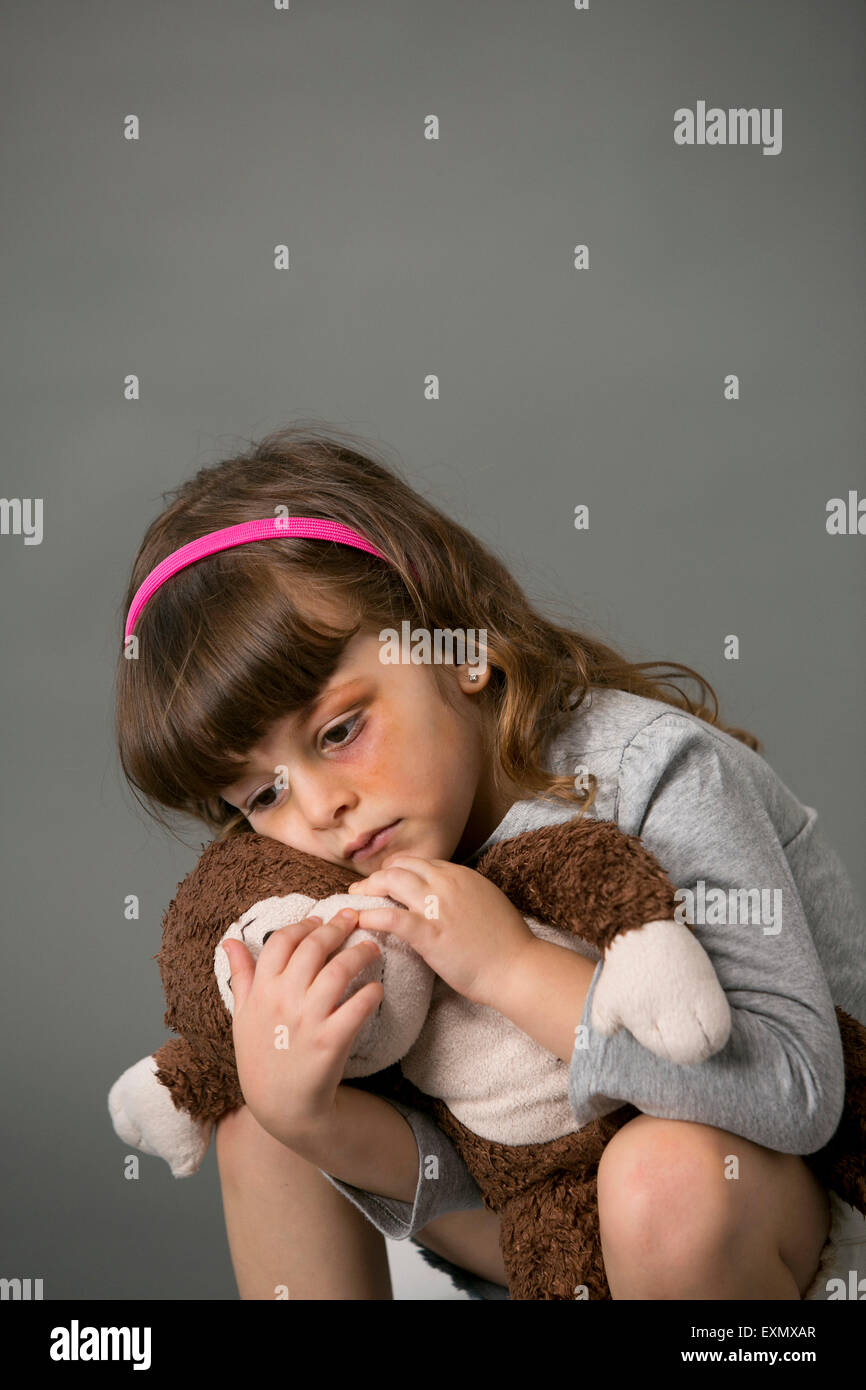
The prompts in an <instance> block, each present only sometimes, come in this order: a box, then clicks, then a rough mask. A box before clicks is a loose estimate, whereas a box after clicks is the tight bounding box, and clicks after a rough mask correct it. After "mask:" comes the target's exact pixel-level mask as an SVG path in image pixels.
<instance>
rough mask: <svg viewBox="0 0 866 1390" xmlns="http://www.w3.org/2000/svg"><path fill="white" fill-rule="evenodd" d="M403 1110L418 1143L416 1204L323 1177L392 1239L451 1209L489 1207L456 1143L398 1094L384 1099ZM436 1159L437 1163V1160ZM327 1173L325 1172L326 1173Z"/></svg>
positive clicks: (411, 1232) (410, 1233)
mask: <svg viewBox="0 0 866 1390" xmlns="http://www.w3.org/2000/svg"><path fill="white" fill-rule="evenodd" d="M382 1099H383V1100H386V1101H387V1102H388V1104H389V1105H393V1106H394V1108H395V1110H399V1112H400V1114H401V1115H402V1116H403V1118H404V1120H406V1122H407V1123H408V1124H409V1126H410V1127H411V1130H412V1133H413V1134H414V1135H415V1140H416V1143H417V1145H418V1182H417V1186H416V1188H415V1195H414V1197H413V1199H412V1201H411V1202H401V1201H398V1200H397V1198H395V1197H382V1196H378V1195H377V1194H376V1193H373V1192H366V1191H364V1190H363V1189H362V1188H360V1187H353V1186H352V1184H351V1183H347V1182H340V1181H338V1179H337V1178H334V1177H332V1176H331V1174H330V1173H323V1176H324V1177H326V1178H327V1179H328V1182H330V1183H332V1184H333V1186H334V1187H336V1189H337V1191H338V1192H342V1193H343V1196H344V1197H348V1199H349V1201H350V1202H351V1203H352V1204H353V1205H354V1206H356V1207H357V1208H358V1209H359V1211H362V1212H363V1213H364V1215H365V1216H366V1217H367V1219H368V1220H369V1221H371V1222H372V1224H373V1225H374V1226H375V1227H376V1229H377V1230H378V1231H381V1232H382V1235H383V1236H389V1237H390V1238H391V1240H408V1239H409V1237H410V1236H414V1235H415V1234H416V1233H417V1232H418V1231H421V1230H423V1229H424V1227H425V1226H427V1225H429V1223H430V1222H431V1221H435V1220H436V1219H437V1217H440V1216H444V1215H445V1213H446V1212H449V1211H466V1210H468V1209H469V1208H471V1207H480V1206H483V1202H482V1200H481V1192H480V1189H479V1187H478V1184H477V1183H476V1181H475V1179H474V1178H473V1177H472V1175H471V1173H470V1172H469V1169H468V1168H467V1167H466V1164H465V1163H464V1162H463V1159H462V1158H461V1157H460V1155H459V1154H458V1152H457V1150H456V1149H455V1147H454V1145H453V1144H452V1143H451V1140H450V1139H449V1138H448V1136H447V1135H446V1134H443V1132H442V1130H441V1129H440V1128H439V1126H438V1125H437V1124H435V1123H434V1121H433V1120H432V1119H431V1118H430V1116H429V1115H426V1114H425V1113H424V1111H423V1110H418V1109H416V1108H415V1107H414V1106H409V1105H404V1104H403V1102H402V1101H399V1100H396V1099H395V1098H394V1097H393V1096H383V1097H382ZM431 1159H433V1160H435V1161H434V1162H431ZM322 1171H323V1170H321V1169H320V1172H322Z"/></svg>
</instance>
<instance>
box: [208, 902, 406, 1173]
mask: <svg viewBox="0 0 866 1390" xmlns="http://www.w3.org/2000/svg"><path fill="white" fill-rule="evenodd" d="M357 917H358V913H357V912H356V911H354V910H352V909H348V910H347V911H346V913H345V915H344V913H342V912H340V913H337V914H336V916H334V917H332V918H331V920H330V922H328V923H327V924H324V925H323V923H322V919H321V918H320V917H306V918H304V920H303V921H302V922H295V923H293V924H292V925H290V926H287V927H282V928H281V929H280V930H279V931H275V932H274V933H273V934H272V935H271V936H270V937H268V940H267V941H266V942H265V944H264V946H263V947H262V949H261V952H260V954H259V959H258V962H257V963H256V962H254V961H253V958H252V956H251V955H250V953H249V951H248V950H247V948H246V946H244V945H243V943H242V942H240V941H232V940H229V941H224V942H223V943H222V949H223V950H224V951H225V952H226V954H227V955H228V956H229V962H230V969H231V972H232V974H231V985H232V993H233V995H234V1004H235V1008H234V1019H233V1023H232V1032H233V1037H234V1045H235V1059H236V1062H237V1069H238V1080H239V1081H240V1087H241V1090H242V1092H243V1096H244V1100H245V1102H246V1104H247V1106H248V1107H249V1109H250V1111H251V1113H252V1114H253V1115H254V1116H255V1118H256V1119H257V1120H258V1122H259V1124H260V1125H261V1126H262V1128H263V1129H265V1130H267V1132H268V1133H269V1134H271V1135H273V1137H274V1138H275V1139H279V1140H280V1141H281V1142H282V1143H284V1144H286V1145H287V1146H288V1147H289V1148H296V1146H298V1149H297V1151H298V1152H300V1151H301V1148H303V1146H304V1145H305V1144H306V1143H307V1142H308V1141H309V1140H310V1139H313V1138H315V1137H316V1136H317V1135H319V1134H321V1132H322V1131H323V1130H324V1129H326V1128H327V1127H328V1126H329V1125H330V1124H332V1123H333V1121H334V1119H335V1116H336V1093H337V1087H338V1086H339V1084H340V1082H341V1080H342V1077H343V1069H344V1067H345V1065H346V1059H347V1057H348V1055H349V1052H350V1051H351V1048H352V1043H353V1041H354V1038H355V1035H356V1034H357V1033H358V1031H359V1029H360V1028H361V1027H362V1025H363V1024H364V1023H365V1022H366V1020H367V1019H368V1018H369V1017H370V1015H371V1014H372V1013H374V1012H375V1010H376V1009H378V1007H379V1005H380V1003H381V1002H382V996H383V989H382V985H381V984H379V983H378V982H377V981H372V982H371V983H370V984H367V985H364V986H363V988H362V989H359V990H357V991H356V993H355V994H353V995H352V997H351V998H350V999H347V1000H346V1002H345V1003H344V1004H342V1005H341V1006H340V1007H339V1008H337V1007H336V1005H337V1004H338V1003H339V1001H340V999H341V998H342V996H343V995H344V993H345V991H346V989H347V988H348V986H349V984H350V983H351V981H352V980H353V978H354V977H355V975H357V973H358V971H359V970H361V969H362V968H363V967H364V966H365V965H367V964H368V963H369V961H370V959H371V957H372V956H374V955H375V954H376V952H377V951H378V950H379V947H378V946H377V944H376V942H375V941H362V942H360V943H359V944H358V945H356V946H351V947H350V948H349V949H348V950H346V951H341V950H340V947H341V946H342V945H343V942H344V941H345V940H346V937H347V936H349V935H350V934H351V932H353V931H354V930H355V928H356V926H357ZM334 952H338V954H336V955H335V954H334Z"/></svg>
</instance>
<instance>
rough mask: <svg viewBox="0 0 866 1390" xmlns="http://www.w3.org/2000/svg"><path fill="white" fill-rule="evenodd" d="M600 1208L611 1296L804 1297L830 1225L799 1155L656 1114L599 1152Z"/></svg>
mask: <svg viewBox="0 0 866 1390" xmlns="http://www.w3.org/2000/svg"><path fill="white" fill-rule="evenodd" d="M731 1155H734V1156H735V1157H736V1158H737V1159H738V1161H739V1176H738V1177H733V1176H730V1177H729V1176H726V1173H727V1172H730V1171H731V1170H732V1166H733V1165H732V1164H731V1159H730V1156H731ZM598 1206H599V1224H600V1228H601V1244H602V1253H603V1255H604V1263H605V1269H606V1272H607V1278H608V1283H609V1285H610V1290H611V1293H612V1295H613V1297H614V1298H615V1299H711V1298H720V1299H800V1298H802V1296H803V1294H804V1293H805V1291H806V1289H807V1288H808V1287H809V1284H810V1283H811V1282H812V1279H813V1278H814V1276H815V1272H816V1270H817V1268H818V1260H819V1258H820V1254H821V1249H822V1247H823V1244H824V1241H825V1240H826V1237H827V1232H828V1230H829V1225H830V1212H829V1202H828V1199H827V1193H826V1191H825V1190H824V1188H823V1187H822V1186H821V1184H820V1183H819V1182H818V1180H817V1178H816V1177H815V1175H814V1174H813V1173H812V1171H811V1169H810V1168H809V1167H808V1165H807V1164H806V1163H804V1162H803V1159H802V1158H798V1157H796V1156H795V1155H793V1154H780V1153H776V1152H774V1151H773V1150H772V1149H765V1148H763V1147H762V1146H761V1145H760V1144H753V1143H751V1142H750V1141H749V1140H748V1139H743V1138H742V1137H741V1136H740V1135H736V1134H730V1133H728V1131H726V1130H721V1129H714V1128H712V1126H710V1125H701V1124H691V1123H689V1122H687V1121H684V1120H659V1119H656V1118H655V1117H653V1116H651V1115H638V1116H636V1117H635V1119H633V1120H630V1121H629V1123H628V1124H627V1125H624V1126H623V1128H622V1129H621V1130H619V1131H618V1133H617V1134H615V1135H614V1137H613V1139H612V1140H611V1142H610V1143H609V1144H608V1146H607V1148H606V1149H605V1151H604V1153H603V1155H602V1159H601V1163H600V1165H599V1173H598Z"/></svg>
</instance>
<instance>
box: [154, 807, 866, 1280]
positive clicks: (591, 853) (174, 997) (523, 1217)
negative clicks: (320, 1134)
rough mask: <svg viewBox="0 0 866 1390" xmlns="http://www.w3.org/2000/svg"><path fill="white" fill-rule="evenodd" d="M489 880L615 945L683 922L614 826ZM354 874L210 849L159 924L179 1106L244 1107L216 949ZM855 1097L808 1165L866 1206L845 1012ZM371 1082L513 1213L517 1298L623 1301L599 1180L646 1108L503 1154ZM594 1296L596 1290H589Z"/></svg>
mask: <svg viewBox="0 0 866 1390" xmlns="http://www.w3.org/2000/svg"><path fill="white" fill-rule="evenodd" d="M477 871H478V872H479V873H482V874H484V875H485V876H486V877H488V878H489V879H490V880H491V881H492V882H493V883H495V884H496V885H497V887H499V888H500V889H501V890H502V891H503V892H504V893H505V895H506V897H508V898H509V899H510V901H511V902H512V903H513V904H514V905H515V906H516V907H517V908H518V909H519V910H520V911H521V912H522V913H524V915H526V916H532V917H535V918H536V919H538V920H539V921H544V922H547V923H549V924H550V925H552V926H556V927H560V928H563V929H565V930H568V931H570V932H574V933H575V934H577V935H579V936H580V937H582V938H583V939H584V940H585V941H587V942H589V943H591V944H592V945H594V946H596V947H597V948H598V950H599V951H602V952H603V951H604V950H605V948H606V947H607V946H608V945H609V944H610V942H611V941H612V940H613V938H614V937H615V936H617V935H618V934H619V933H620V932H623V931H629V930H634V929H636V928H639V927H640V926H642V925H643V924H644V923H645V922H650V921H662V920H669V919H670V918H672V917H673V912H674V906H675V897H674V888H673V885H672V884H671V883H670V881H669V879H668V878H667V876H666V874H665V872H664V870H663V869H662V868H661V867H660V865H659V864H658V863H657V862H656V860H655V859H654V858H653V856H652V855H650V854H649V853H648V852H647V850H646V849H645V848H644V847H643V845H642V844H641V843H640V840H639V839H637V837H635V836H628V835H625V834H623V832H622V831H620V830H619V828H618V827H617V826H616V825H615V824H614V823H613V822H609V821H598V822H597V821H592V820H583V819H576V820H571V821H568V822H566V823H565V824H563V825H552V826H543V827H541V828H540V829H538V830H533V831H527V832H525V833H524V834H522V835H518V836H515V837H514V838H513V839H511V840H505V841H502V842H501V843H500V844H497V845H494V846H492V847H491V848H490V849H489V850H487V851H486V853H485V854H484V855H483V856H482V858H481V859H480V860H479V862H478V865H477ZM354 877H355V875H354V874H353V873H352V872H351V871H350V870H344V869H341V868H340V867H339V866H336V865H333V864H329V863H327V862H326V861H324V860H320V859H315V858H313V857H312V856H311V855H307V854H301V853H299V852H298V851H296V850H292V849H289V848H288V847H287V846H285V845H281V844H279V843H278V842H277V841H275V840H271V839H268V838H266V837H264V836H261V835H256V834H252V833H250V834H247V835H239V836H236V837H234V838H230V839H228V840H225V841H221V842H214V843H213V844H211V845H210V846H208V848H207V849H205V851H204V853H203V854H202V856H201V858H200V860H199V862H198V864H197V866H196V868H195V869H194V870H193V871H192V873H191V874H189V875H188V876H187V878H186V879H184V881H183V882H182V883H181V884H179V885H178V892H177V894H176V896H175V898H174V899H173V901H172V903H171V905H170V906H169V908H168V910H167V912H166V914H165V917H164V919H163V942H162V949H161V950H160V952H159V953H158V955H157V957H156V959H157V960H158V962H159V968H160V973H161V976H162V983H163V988H164V990H165V996H166V1001H167V1005H168V1007H167V1010H166V1014H165V1023H166V1026H167V1027H169V1028H171V1029H173V1030H174V1031H176V1032H177V1033H179V1034H180V1037H178V1038H173V1039H172V1040H171V1041H169V1042H167V1043H166V1044H165V1045H164V1046H163V1047H161V1048H160V1049H159V1050H158V1052H156V1053H155V1054H154V1056H155V1058H156V1061H157V1064H158V1071H157V1078H158V1080H159V1081H160V1082H161V1083H162V1084H163V1085H164V1086H167V1087H168V1088H169V1090H170V1091H171V1096H172V1101H173V1103H174V1105H175V1106H176V1108H177V1109H179V1110H185V1111H187V1112H188V1113H189V1114H191V1115H193V1116H194V1117H195V1118H197V1119H200V1120H217V1119H219V1118H220V1116H221V1115H223V1114H225V1112H226V1111H228V1110H233V1109H235V1108H237V1107H238V1106H240V1105H243V1103H244V1100H243V1095H242V1093H241V1090H240V1087H239V1084H238V1077H237V1070H236V1067H235V1061H234V1048H233V1044H232V1020H231V1017H230V1015H229V1013H228V1011H227V1009H226V1007H225V1005H224V1004H223V1001H222V998H221V996H220V993H219V989H218V986H217V982H216V977H215V975H214V970H213V957H214V949H215V947H216V945H217V943H218V942H219V941H220V940H221V938H222V937H223V936H224V935H225V932H226V931H227V930H228V928H229V927H230V926H231V924H232V923H233V922H235V921H237V920H238V919H239V918H240V917H241V916H242V915H243V913H244V912H245V911H246V910H247V909H248V908H249V907H250V906H251V905H252V904H253V903H255V902H258V901H260V900H262V899H264V898H267V897H272V896H280V895H283V894H286V893H291V892H296V893H304V894H308V895H309V896H310V897H311V898H314V899H316V900H318V899H320V898H326V897H328V896H330V895H331V894H334V893H344V892H346V891H347V889H348V886H349V883H351V882H352V881H353V880H354ZM836 1012H837V1016H838V1019H839V1026H840V1032H841V1036H842V1041H843V1046H844V1052H845V1066H846V1103H845V1111H844V1114H843V1116H842V1120H841V1122H840V1125H839V1127H838V1129H837V1131H836V1133H835V1135H834V1136H833V1139H832V1140H831V1141H830V1143H829V1144H827V1145H826V1146H825V1147H824V1148H823V1149H821V1150H820V1151H819V1152H818V1153H816V1154H811V1155H808V1156H807V1162H809V1163H810V1164H811V1166H812V1167H813V1169H814V1170H815V1171H816V1173H817V1174H818V1176H819V1177H820V1179H821V1181H822V1182H823V1183H824V1184H825V1186H828V1187H832V1188H833V1189H834V1190H835V1191H836V1192H838V1193H839V1195H840V1196H841V1197H842V1198H843V1199H844V1200H845V1201H848V1202H850V1203H852V1204H853V1205H854V1206H856V1207H858V1209H859V1210H860V1211H863V1212H866V1142H864V1140H866V1029H864V1028H863V1026H862V1025H861V1024H860V1023H858V1022H857V1021H856V1020H855V1019H853V1018H851V1017H850V1016H849V1015H848V1014H846V1013H844V1012H843V1011H842V1010H841V1009H837V1011H836ZM371 1081H372V1082H373V1084H374V1085H375V1087H376V1088H377V1089H379V1090H381V1091H382V1092H383V1093H385V1094H391V1095H393V1096H395V1097H396V1098H398V1099H402V1100H404V1101H405V1102H406V1103H407V1104H410V1105H415V1106H417V1107H419V1108H421V1109H424V1110H426V1111H427V1113H428V1114H430V1115H432V1116H433V1118H434V1119H435V1121H436V1122H437V1123H438V1125H439V1126H440V1128H441V1129H442V1130H443V1131H444V1133H445V1134H446V1135H448V1137H449V1138H450V1139H451V1140H452V1142H453V1143H454V1145H455V1147H456V1148H457V1150H458V1152H459V1153H460V1154H461V1156H462V1158H463V1159H464V1161H465V1163H466V1165H467V1167H468V1169H469V1171H470V1173H471V1174H472V1176H473V1177H474V1178H475V1180H476V1182H477V1183H478V1185H479V1188H480V1190H481V1193H482V1198H483V1201H484V1204H485V1206H487V1207H488V1208H490V1209H491V1210H492V1211H496V1212H498V1213H499V1214H500V1216H501V1222H502V1236H501V1246H502V1253H503V1258H504V1261H505V1266H506V1270H507V1272H508V1281H509V1292H510V1295H511V1297H512V1298H513V1299H518V1300H520V1299H532V1300H539V1299H545V1300H551V1299H555V1300H558V1299H574V1298H577V1297H581V1296H583V1297H586V1296H588V1297H589V1298H593V1299H609V1298H610V1297H611V1295H610V1290H609V1288H608V1284H607V1280H606V1277H605V1271H604V1262H603V1259H602V1252H601V1242H600V1237H599V1230H598V1208H597V1187H596V1181H597V1173H598V1165H599V1161H600V1159H601V1155H602V1153H603V1151H604V1148H605V1145H606V1144H607V1143H608V1141H609V1140H610V1139H611V1137H612V1136H613V1135H614V1134H615V1133H616V1132H617V1130H618V1129H620V1128H621V1127H622V1126H623V1125H624V1124H626V1123H627V1122H628V1121H629V1120H630V1119H632V1118H633V1117H634V1116H635V1115H637V1114H638V1111H637V1110H636V1109H635V1108H634V1107H633V1106H631V1105H623V1106H621V1107H620V1108H619V1109H618V1110H616V1111H614V1112H613V1113H612V1114H610V1115H606V1116H604V1117H603V1118H602V1119H599V1120H595V1121H593V1122H592V1123H591V1124H590V1125H587V1126H585V1127H584V1128H583V1129H581V1130H579V1131H577V1132H576V1133H573V1134H567V1135H564V1136H562V1137H561V1138H558V1139H554V1140H551V1141H549V1142H546V1143H539V1144H524V1145H516V1146H513V1145H507V1144H500V1143H495V1142H493V1141H490V1140H486V1139H482V1138H480V1137H479V1136H478V1135H476V1134H473V1133H472V1131H471V1130H469V1129H467V1128H466V1126H465V1125H463V1124H461V1123H460V1121H458V1120H457V1119H456V1117H455V1116H454V1115H453V1114H452V1113H451V1112H450V1111H449V1110H448V1108H447V1106H446V1105H445V1104H444V1103H443V1102H442V1101H440V1100H438V1099H435V1098H434V1097H430V1096H426V1095H424V1094H423V1093H422V1092H420V1091H419V1090H418V1089H417V1088H416V1087H414V1086H413V1085H412V1084H411V1083H410V1082H409V1081H408V1080H407V1079H406V1078H405V1077H403V1076H402V1074H401V1073H400V1071H399V1066H398V1065H397V1066H394V1067H389V1068H388V1069H387V1071H382V1072H379V1073H378V1074H377V1076H376V1077H375V1078H363V1079H357V1080H355V1081H351V1082H347V1083H345V1084H349V1085H355V1086H360V1087H362V1088H364V1087H365V1086H366V1085H369V1083H370V1082H371ZM584 1290H585V1292H584Z"/></svg>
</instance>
